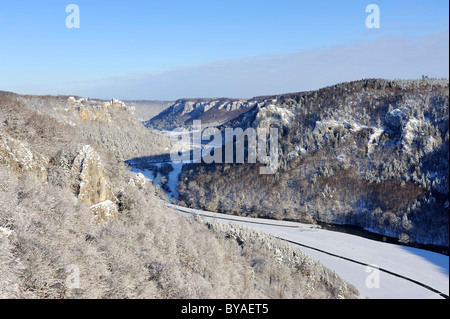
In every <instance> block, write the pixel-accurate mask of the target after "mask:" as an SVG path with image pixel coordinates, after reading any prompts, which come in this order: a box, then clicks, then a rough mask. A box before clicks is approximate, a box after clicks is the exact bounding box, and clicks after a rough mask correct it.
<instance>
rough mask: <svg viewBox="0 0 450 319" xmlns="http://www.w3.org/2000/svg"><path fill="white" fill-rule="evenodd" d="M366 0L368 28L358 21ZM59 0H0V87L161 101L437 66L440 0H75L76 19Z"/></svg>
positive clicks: (444, 64) (444, 54) (441, 42)
mask: <svg viewBox="0 0 450 319" xmlns="http://www.w3.org/2000/svg"><path fill="white" fill-rule="evenodd" d="M42 3H44V4H42ZM371 3H374V4H376V5H378V7H379V10H380V15H379V16H380V27H379V28H373V29H369V28H368V27H367V25H366V18H367V17H368V16H369V15H370V14H371V13H367V12H366V7H367V6H368V5H369V4H371ZM68 4H69V3H61V1H51V0H49V1H44V2H41V3H35V2H33V1H28V0H27V1H25V0H23V1H16V2H14V3H8V4H6V3H5V4H1V5H0V43H1V46H0V90H4V91H12V92H15V93H19V94H37V95H47V94H48V95H78V96H84V97H92V98H101V99H110V98H112V97H115V98H119V99H122V100H171V101H173V100H177V99H180V98H213V97H230V98H251V97H254V96H261V95H272V94H283V93H290V92H299V91H308V90H314V89H319V88H321V87H326V86H329V85H332V84H336V83H341V82H347V81H354V80H360V79H363V78H385V79H391V80H392V79H418V78H420V77H421V76H422V75H426V76H429V77H435V78H448V77H449V71H448V70H449V64H448V60H449V42H448V36H449V31H448V28H449V24H448V2H447V1H442V0H435V1H428V2H427V3H424V2H423V1H403V0H402V1H395V3H393V2H392V1H387V0H383V1H376V2H371V1H361V0H353V1H345V2H339V3H338V2H336V1H328V0H323V1H320V2H315V3H309V2H306V1H278V2H274V1H253V0H248V1H241V2H237V1H227V2H222V1H219V2H214V3H210V2H208V1H201V0H197V1H192V2H189V3H185V2H182V1H176V2H172V3H170V4H169V3H159V2H156V1H138V0H134V1H129V2H127V3H112V4H111V3H110V2H106V1H96V2H95V3H92V1H91V2H89V1H86V0H82V1H76V2H74V4H76V5H77V6H78V8H79V21H80V24H79V28H68V26H67V22H66V19H67V18H68V17H69V15H71V12H66V6H67V5H68Z"/></svg>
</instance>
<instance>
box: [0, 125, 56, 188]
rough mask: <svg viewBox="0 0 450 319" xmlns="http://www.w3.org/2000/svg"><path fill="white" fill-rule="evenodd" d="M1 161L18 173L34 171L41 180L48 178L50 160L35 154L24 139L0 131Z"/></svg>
mask: <svg viewBox="0 0 450 319" xmlns="http://www.w3.org/2000/svg"><path fill="white" fill-rule="evenodd" d="M0 163H3V164H5V165H6V166H8V167H11V168H12V169H13V170H14V171H15V172H17V173H25V172H33V173H35V174H36V175H37V176H38V177H39V179H40V180H41V182H45V181H46V180H47V166H48V160H47V159H46V158H45V157H43V156H40V155H38V154H34V153H33V152H32V151H31V149H30V147H29V146H28V145H27V144H25V143H24V142H22V141H19V140H16V139H14V138H11V137H9V136H7V135H3V134H1V133H0Z"/></svg>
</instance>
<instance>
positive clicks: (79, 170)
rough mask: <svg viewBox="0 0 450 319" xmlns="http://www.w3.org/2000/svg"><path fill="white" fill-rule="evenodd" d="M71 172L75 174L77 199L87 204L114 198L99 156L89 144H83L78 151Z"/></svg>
mask: <svg viewBox="0 0 450 319" xmlns="http://www.w3.org/2000/svg"><path fill="white" fill-rule="evenodd" d="M72 173H74V174H76V175H77V186H78V187H76V189H77V192H76V195H77V197H78V200H79V201H80V202H82V203H85V204H89V205H96V204H98V203H101V202H104V201H107V200H114V195H113V193H112V191H111V188H110V186H109V185H108V182H107V179H106V176H105V170H104V168H103V164H102V162H101V160H100V156H99V155H98V154H97V152H95V150H94V149H93V148H92V147H91V146H90V145H85V146H83V148H82V149H81V150H80V151H79V152H78V155H77V156H76V157H75V160H74V161H73V164H72Z"/></svg>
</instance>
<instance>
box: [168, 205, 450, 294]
mask: <svg viewBox="0 0 450 319" xmlns="http://www.w3.org/2000/svg"><path fill="white" fill-rule="evenodd" d="M168 205H169V206H171V207H172V208H175V209H177V210H178V211H180V212H181V213H182V214H185V215H189V216H190V215H192V214H199V215H200V216H201V217H202V218H203V219H205V220H216V221H220V222H224V223H237V224H241V225H245V226H248V227H251V228H254V229H256V230H259V231H262V232H265V233H268V234H271V235H274V236H276V237H279V238H281V239H284V240H288V241H290V242H291V243H292V242H296V243H300V244H301V245H302V246H300V245H296V244H294V243H292V244H293V245H294V246H297V247H299V248H300V249H301V250H302V251H303V252H305V253H306V254H308V255H310V256H311V257H313V258H314V259H316V260H318V261H320V263H322V264H323V265H324V266H325V267H327V268H329V269H331V270H332V271H335V272H336V273H337V274H338V275H339V276H340V277H342V278H343V279H344V280H346V281H348V282H349V283H351V284H352V285H354V286H355V287H356V288H357V289H358V290H359V292H360V294H361V298H373V299H436V298H438V299H439V298H443V296H442V295H440V294H439V293H437V292H435V291H439V292H440V293H442V294H444V295H447V296H448V294H449V257H448V256H446V255H443V254H439V253H434V252H430V251H427V250H422V249H417V248H411V247H406V246H401V245H395V244H389V243H383V242H379V241H374V240H370V239H366V238H362V237H359V236H354V235H350V234H345V233H340V232H334V231H328V230H323V229H319V228H316V227H314V226H312V225H307V224H301V223H293V222H284V221H275V220H267V219H254V218H248V217H238V216H230V215H224V214H219V213H212V212H205V211H201V210H195V209H189V208H185V207H181V206H176V205H172V204H168ZM305 246H308V247H311V248H306V247H305ZM338 256H339V257H338ZM342 257H343V258H342ZM350 260H353V261H357V262H358V263H356V262H352V261H350ZM363 264H364V265H363ZM366 265H374V266H376V267H378V268H379V269H382V270H386V271H387V272H386V271H380V272H379V281H378V283H379V285H378V286H379V287H376V285H377V279H376V274H375V270H374V268H372V267H368V266H366ZM389 272H390V273H389ZM394 274H395V275H394ZM399 276H402V277H399ZM405 278H407V279H405ZM366 282H367V283H366ZM374 286H375V287H374ZM425 286H427V287H425ZM430 288H431V289H432V290H435V291H432V290H430Z"/></svg>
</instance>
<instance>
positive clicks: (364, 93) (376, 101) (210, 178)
mask: <svg viewBox="0 0 450 319" xmlns="http://www.w3.org/2000/svg"><path fill="white" fill-rule="evenodd" d="M262 100H263V101H264V103H258V105H255V106H254V107H253V108H252V109H251V110H249V111H248V112H246V113H245V114H244V115H242V116H241V117H239V118H236V119H233V121H230V122H229V123H226V124H225V125H222V126H220V128H221V129H222V130H223V129H224V128H225V127H242V128H244V129H245V128H248V127H252V128H258V127H276V128H278V140H279V154H278V161H279V164H280V165H279V168H278V170H277V172H276V173H275V174H273V175H260V174H259V166H260V164H259V163H257V164H242V165H233V164H210V165H207V164H201V165H200V164H191V165H185V166H184V168H183V173H182V174H181V176H180V184H179V194H180V198H179V199H180V203H181V204H182V205H187V206H189V207H196V208H205V209H207V210H212V211H219V212H228V213H234V214H242V215H254V216H260V217H270V218H278V219H291V220H301V221H307V222H314V221H321V222H327V223H335V224H349V225H356V226H360V227H363V228H366V229H369V230H371V231H373V232H377V233H380V234H384V235H388V236H393V237H398V238H399V240H400V241H401V242H404V243H422V244H432V245H438V246H445V247H447V248H448V245H449V242H448V240H449V231H448V230H449V229H448V227H449V226H448V225H449V219H448V217H449V202H448V199H447V197H448V193H449V191H448V190H449V181H448V176H449V168H448V160H449V148H448V147H449V117H448V116H449V111H448V110H449V82H448V80H436V79H426V78H425V79H423V80H414V81H412V80H411V81H407V80H402V81H388V80H380V79H369V80H361V81H355V82H349V83H342V84H338V85H335V86H331V87H327V88H323V89H320V90H317V91H311V92H300V93H292V94H284V95H278V96H270V97H264V98H263V99H262Z"/></svg>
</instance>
